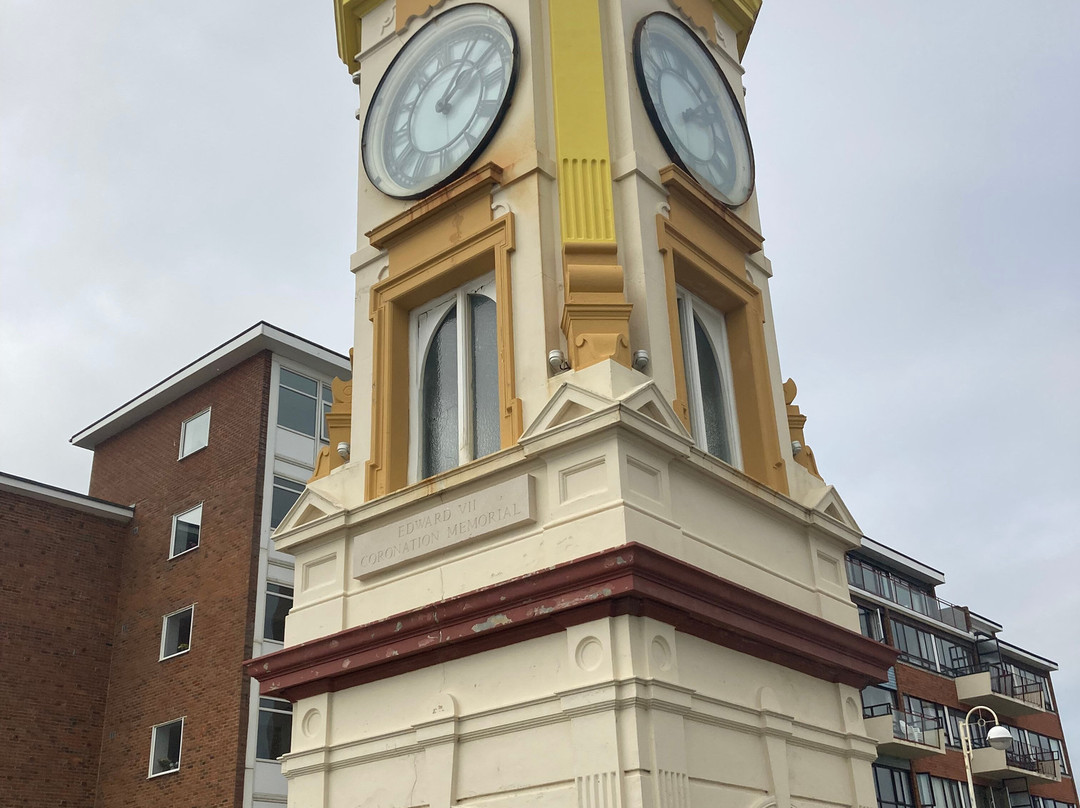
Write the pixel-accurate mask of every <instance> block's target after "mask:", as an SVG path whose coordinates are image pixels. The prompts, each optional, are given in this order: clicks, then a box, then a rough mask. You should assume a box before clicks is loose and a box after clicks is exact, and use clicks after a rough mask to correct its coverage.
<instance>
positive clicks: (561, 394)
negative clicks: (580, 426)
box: [521, 382, 615, 440]
mask: <svg viewBox="0 0 1080 808" xmlns="http://www.w3.org/2000/svg"><path fill="white" fill-rule="evenodd" d="M613 404H615V402H614V401H612V400H611V399H609V398H605V397H604V396H601V395H597V394H596V393H593V392H590V391H589V390H585V389H583V388H581V387H578V386H576V385H573V384H570V383H569V382H563V384H561V385H559V389H558V390H556V391H555V395H553V396H552V397H551V398H550V399H548V403H547V404H545V405H544V408H543V409H542V410H540V414H539V415H538V416H536V419H535V420H534V421H533V422H532V423H531V424H529V428H528V429H526V430H525V431H524V432H523V433H522V435H521V439H522V440H527V439H529V438H531V437H534V436H536V435H539V434H540V433H542V432H547V431H548V430H549V429H554V428H555V427H557V426H562V425H563V424H568V423H570V422H571V421H577V420H578V419H580V418H584V417H586V416H588V415H591V414H592V413H594V412H599V411H600V410H605V409H608V408H609V407H611V406H612V405H613Z"/></svg>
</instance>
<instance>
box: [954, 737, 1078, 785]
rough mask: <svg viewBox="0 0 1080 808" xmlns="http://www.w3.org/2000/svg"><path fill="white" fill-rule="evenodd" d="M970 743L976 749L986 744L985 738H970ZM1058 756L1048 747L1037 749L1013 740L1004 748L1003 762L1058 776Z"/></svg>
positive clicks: (1027, 769)
mask: <svg viewBox="0 0 1080 808" xmlns="http://www.w3.org/2000/svg"><path fill="white" fill-rule="evenodd" d="M971 745H972V746H973V747H974V748H976V749H983V748H985V747H986V746H987V745H988V744H987V742H986V739H985V738H972V739H971ZM1060 760H1061V759H1060V756H1059V755H1058V753H1057V752H1052V751H1051V750H1049V749H1039V748H1037V747H1034V746H1029V745H1028V744H1026V743H1020V742H1019V741H1017V740H1015V739H1014V740H1013V745H1012V747H1010V748H1009V749H1006V750H1005V763H1006V764H1007V765H1009V766H1012V767H1013V768H1015V769H1023V770H1024V771H1029V772H1036V773H1037V774H1041V775H1042V776H1043V777H1051V778H1055V779H1056V778H1057V777H1059V776H1060V773H1061V768H1060Z"/></svg>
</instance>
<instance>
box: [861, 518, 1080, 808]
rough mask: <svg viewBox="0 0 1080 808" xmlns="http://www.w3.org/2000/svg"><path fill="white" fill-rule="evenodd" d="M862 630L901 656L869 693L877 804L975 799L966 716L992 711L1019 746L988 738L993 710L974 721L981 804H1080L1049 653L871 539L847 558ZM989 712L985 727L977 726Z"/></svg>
mask: <svg viewBox="0 0 1080 808" xmlns="http://www.w3.org/2000/svg"><path fill="white" fill-rule="evenodd" d="M847 578H848V583H849V586H850V589H851V598H852V600H853V601H854V602H855V604H856V606H857V607H858V609H859V623H860V628H861V630H862V633H863V635H864V636H866V637H869V638H870V639H873V640H877V641H879V642H882V643H886V644H889V645H891V646H892V647H893V648H895V649H896V650H897V651H899V656H898V658H897V664H896V666H895V668H894V669H892V670H891V671H890V672H889V677H888V680H887V681H885V682H882V683H881V684H880V685H871V686H869V687H867V688H865V689H864V690H863V693H862V702H863V717H864V721H865V726H866V730H867V733H868V734H869V735H871V736H872V737H874V738H875V739H876V740H877V742H878V755H879V756H878V759H877V761H876V762H875V763H874V779H875V785H876V787H877V795H878V805H879V808H904V807H907V808H914V806H916V805H918V806H919V807H920V808H968V804H969V802H970V797H969V795H968V791H967V774H966V769H965V765H964V757H963V753H962V750H961V744H962V741H961V732H962V727H961V724H962V723H963V722H964V721H965V718H966V717H967V715H968V713H969V711H972V709H973V708H976V707H986V708H990V710H993V711H994V712H995V713H996V714H997V715H998V716H999V718H1000V721H1001V723H1002V724H1003V725H1005V726H1006V727H1008V729H1009V732H1010V733H1011V734H1012V737H1013V743H1012V747H1011V748H1010V749H1009V750H1007V751H998V750H995V749H992V748H990V747H989V746H988V744H987V741H986V731H987V729H988V728H989V727H990V726H993V716H992V714H991V713H989V712H988V711H982V710H975V712H974V713H973V714H972V715H971V718H970V721H971V722H972V746H973V747H974V749H973V755H972V775H973V780H974V783H975V784H976V798H977V800H979V802H980V804H981V806H982V807H983V808H985V807H986V806H990V805H995V806H997V808H1003V806H1005V807H1008V806H1011V808H1066V806H1074V805H1076V801H1077V796H1076V785H1075V783H1074V782H1073V779H1072V769H1071V766H1070V763H1069V756H1068V751H1067V750H1066V748H1065V736H1064V733H1063V732H1062V728H1061V719H1060V718H1059V717H1058V713H1057V701H1056V699H1055V697H1054V688H1053V684H1052V682H1051V678H1050V674H1051V672H1052V671H1055V670H1057V666H1056V665H1055V664H1054V663H1053V662H1051V661H1050V660H1048V659H1045V658H1043V657H1041V656H1038V655H1036V654H1033V653H1031V652H1030V651H1025V650H1024V649H1022V648H1018V647H1016V646H1015V645H1012V644H1010V643H1007V642H1006V641H1005V640H1003V639H1001V638H1000V636H999V634H1000V633H1001V632H1002V630H1003V627H1002V626H1001V625H1000V624H999V623H996V622H994V621H993V620H990V619H988V618H986V617H983V616H982V615H979V614H977V613H975V612H973V611H971V610H970V609H968V608H967V607H963V606H956V605H954V604H951V603H949V602H947V601H944V600H941V599H940V598H938V597H937V594H936V588H937V587H938V586H940V585H941V584H944V583H945V576H944V575H943V574H942V573H941V572H940V571H938V570H936V569H934V568H933V567H930V566H927V565H926V564H923V563H921V562H919V561H916V560H915V559H912V558H910V557H908V556H905V555H904V554H903V553H900V552H897V551H896V550H893V549H892V548H890V547H886V546H885V545H883V544H879V543H878V542H875V541H872V540H870V539H867V538H864V539H863V541H862V546H861V547H860V548H859V549H858V550H855V551H852V552H850V553H848V556H847ZM979 718H982V719H983V721H984V722H986V723H984V724H979V723H977V720H978V719H979Z"/></svg>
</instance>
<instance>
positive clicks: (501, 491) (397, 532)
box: [352, 474, 536, 578]
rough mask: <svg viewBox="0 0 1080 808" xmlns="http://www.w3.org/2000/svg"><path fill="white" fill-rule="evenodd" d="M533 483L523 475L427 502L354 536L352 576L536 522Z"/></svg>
mask: <svg viewBox="0 0 1080 808" xmlns="http://www.w3.org/2000/svg"><path fill="white" fill-rule="evenodd" d="M535 487H536V486H535V482H534V479H533V477H532V476H531V475H529V474H523V475H522V476H520V477H515V478H514V479H512V480H507V481H506V482H502V483H499V484H498V485H493V486H491V487H490V488H485V489H484V490H482V491H477V492H476V493H473V494H466V495H464V496H460V497H456V498H454V499H448V500H445V501H443V502H439V503H438V504H436V505H429V506H428V507H426V508H423V509H422V510H418V511H416V512H414V513H412V514H410V515H409V516H407V517H405V518H403V519H398V520H396V521H394V522H390V523H389V524H386V525H383V526H381V527H377V528H375V529H373V530H369V531H368V532H367V533H362V534H361V535H359V536H357V537H355V538H354V539H353V547H352V568H353V577H354V578H365V577H366V576H368V575H372V574H373V573H376V572H380V571H382V570H385V569H389V568H390V567H396V566H398V565H399V564H405V563H407V562H409V561H414V560H416V559H417V558H422V557H423V556H426V555H431V554H432V553H439V552H442V551H443V550H446V549H447V548H449V547H453V546H455V545H458V544H461V543H462V542H467V541H471V540H473V539H479V538H483V537H484V536H490V535H493V534H495V533H501V532H502V531H505V530H510V529H511V528H515V527H519V526H520V525H526V524H531V523H533V522H535V521H536V496H535Z"/></svg>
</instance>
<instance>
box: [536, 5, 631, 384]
mask: <svg viewBox="0 0 1080 808" xmlns="http://www.w3.org/2000/svg"><path fill="white" fill-rule="evenodd" d="M548 13H549V19H550V24H551V74H552V75H551V78H552V96H553V100H554V115H555V152H556V159H557V162H558V183H559V215H560V223H561V235H562V248H563V286H564V292H565V299H564V303H563V317H562V328H563V333H564V334H566V342H567V348H568V353H569V359H570V364H571V365H572V366H573V367H575V368H583V367H587V366H589V365H592V364H595V363H596V362H600V361H602V360H604V359H615V360H616V361H618V362H622V363H623V364H625V365H629V364H630V334H629V331H630V309H631V306H630V304H629V303H627V302H626V295H625V294H624V291H623V272H622V267H620V266H619V265H618V263H617V262H616V252H617V249H616V244H615V210H614V204H613V201H612V188H611V156H610V152H609V149H608V120H607V91H606V88H605V86H604V59H603V47H602V38H601V34H600V12H599V7H598V4H597V3H593V2H582V0H550V2H549V4H548Z"/></svg>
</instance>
